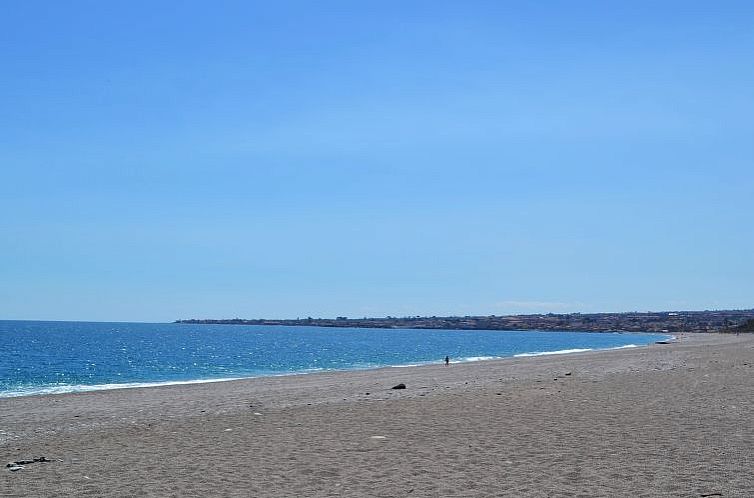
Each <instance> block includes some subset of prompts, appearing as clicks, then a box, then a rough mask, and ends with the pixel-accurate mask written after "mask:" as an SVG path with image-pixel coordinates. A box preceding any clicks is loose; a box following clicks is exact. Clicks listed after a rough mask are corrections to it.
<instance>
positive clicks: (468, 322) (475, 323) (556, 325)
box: [176, 309, 754, 333]
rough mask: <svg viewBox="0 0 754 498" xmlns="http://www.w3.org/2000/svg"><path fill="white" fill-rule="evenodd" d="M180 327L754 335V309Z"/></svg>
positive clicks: (251, 322)
mask: <svg viewBox="0 0 754 498" xmlns="http://www.w3.org/2000/svg"><path fill="white" fill-rule="evenodd" d="M176 323H193V324H227V325H285V326H314V327H356V328H410V329H463V330H472V329H476V330H572V331H587V332H616V331H617V332H668V333H680V332H734V331H739V332H741V331H744V332H754V309H750V310H721V311H662V312H647V313H633V312H632V313H569V314H553V313H549V314H546V315H506V316H496V315H490V316H463V317H459V316H448V317H437V316H432V317H419V316H416V317H402V318H399V317H391V316H388V317H385V318H347V317H338V318H335V319H331V318H311V317H308V318H303V319H295V320H274V319H251V320H246V319H241V318H233V319H192V320H176Z"/></svg>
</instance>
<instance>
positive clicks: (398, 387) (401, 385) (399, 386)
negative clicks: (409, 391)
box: [392, 382, 406, 389]
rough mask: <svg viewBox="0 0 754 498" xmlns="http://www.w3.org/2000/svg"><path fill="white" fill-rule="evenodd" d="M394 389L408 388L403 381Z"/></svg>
mask: <svg viewBox="0 0 754 498" xmlns="http://www.w3.org/2000/svg"><path fill="white" fill-rule="evenodd" d="M392 389H406V384H404V383H402V382H401V383H400V384H398V385H397V386H393V387H392Z"/></svg>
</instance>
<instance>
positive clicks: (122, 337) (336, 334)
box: [0, 321, 667, 397]
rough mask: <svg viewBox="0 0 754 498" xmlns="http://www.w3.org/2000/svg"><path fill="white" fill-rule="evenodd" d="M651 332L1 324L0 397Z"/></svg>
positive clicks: (401, 360) (573, 346) (470, 356)
mask: <svg viewBox="0 0 754 498" xmlns="http://www.w3.org/2000/svg"><path fill="white" fill-rule="evenodd" d="M666 337H667V336H666V335H659V334H618V333H603V334H599V333H588V332H533V331H480V330H475V331H469V330H465V331H464V330H410V329H408V330H407V329H346V328H342V329H341V328H338V329H334V328H318V327H268V326H243V325H186V324H149V323H89V322H32V321H0V397H8V396H24V395H32V394H43V393H62V392H73V391H85V390H95V389H108V388H116V387H126V386H143V385H152V384H164V383H181V382H205V381H210V380H220V379H230V378H239V377H256V376H264V375H282V374H293V373H306V372H315V371H322V370H354V369H365V368H376V367H383V366H403V365H418V364H425V363H432V362H440V361H441V360H442V359H443V358H444V357H445V356H446V355H449V356H450V357H451V359H452V361H478V360H484V359H492V358H501V357H510V356H517V355H532V354H552V353H564V352H570V351H574V350H590V349H610V348H619V347H631V346H640V345H644V344H648V343H651V342H654V341H656V340H660V339H663V338H666Z"/></svg>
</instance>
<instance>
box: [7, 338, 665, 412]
mask: <svg viewBox="0 0 754 498" xmlns="http://www.w3.org/2000/svg"><path fill="white" fill-rule="evenodd" d="M527 332H552V331H544V330H543V331H539V330H531V331H527ZM564 332H568V331H564ZM616 333H621V334H623V333H622V332H616ZM627 334H631V335H652V336H666V337H667V339H665V340H668V341H677V340H678V339H677V337H676V335H675V334H659V333H656V332H628V333H627ZM652 344H653V343H652V342H649V343H646V344H626V345H622V346H614V347H609V348H583V349H580V348H576V349H563V350H554V351H536V352H524V353H516V354H513V355H510V356H473V357H462V358H461V359H458V360H453V359H451V361H450V363H451V364H453V365H457V364H463V363H476V362H480V361H497V360H505V359H510V358H526V357H536V356H557V355H564V354H575V353H585V352H598V351H612V350H618V349H626V348H637V347H638V348H641V347H648V346H651V345H652ZM437 364H441V361H440V360H432V361H426V362H417V363H407V364H396V365H375V366H367V367H363V368H357V367H354V368H344V369H310V370H302V371H292V372H273V373H264V374H259V375H251V376H240V377H239V376H234V377H227V378H224V377H216V378H206V379H201V378H200V379H184V380H165V381H161V380H156V381H145V382H123V383H106V384H76V385H66V386H59V387H53V386H46V387H40V388H39V389H38V390H31V391H29V392H23V393H19V391H8V392H5V393H1V392H0V399H6V398H21V397H27V396H58V395H64V394H75V393H87V392H98V391H112V390H119V389H142V388H152V387H168V386H182V385H190V384H209V383H215V382H232V381H237V380H251V379H259V378H266V377H288V376H298V375H313V374H319V373H335V372H360V371H368V370H380V369H383V368H413V367H425V366H431V365H437Z"/></svg>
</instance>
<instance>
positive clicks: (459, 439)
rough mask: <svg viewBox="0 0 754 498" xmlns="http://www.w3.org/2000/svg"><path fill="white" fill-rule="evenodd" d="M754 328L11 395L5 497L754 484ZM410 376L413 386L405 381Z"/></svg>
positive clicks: (637, 490) (534, 492)
mask: <svg viewBox="0 0 754 498" xmlns="http://www.w3.org/2000/svg"><path fill="white" fill-rule="evenodd" d="M753 365H754V336H752V335H742V336H728V335H718V334H711V335H707V334H699V335H697V334H694V335H687V336H685V337H680V338H679V340H678V341H675V342H673V343H671V344H667V345H655V344H653V345H649V346H647V347H637V348H623V349H617V350H616V349H613V350H607V351H605V350H602V351H587V352H582V353H573V354H566V355H549V356H534V357H523V358H505V359H500V360H489V361H479V362H469V363H458V364H453V365H450V366H449V367H446V366H444V365H427V366H420V367H408V368H382V369H375V370H362V371H347V372H321V373H315V374H310V375H300V376H284V377H262V378H254V379H243V380H235V381H228V382H220V383H204V384H192V385H178V386H176V385H173V386H164V387H150V388H142V389H138V388H137V389H117V390H107V391H92V392H82V393H69V394H62V395H48V396H25V397H15V398H2V399H0V421H2V426H1V427H0V454H2V455H3V456H4V457H5V458H6V461H8V462H10V461H19V460H24V459H29V458H32V457H35V458H36V457H42V456H44V457H46V458H47V459H50V460H53V461H52V462H49V463H32V464H29V465H26V466H25V468H24V469H23V470H19V471H17V472H10V471H8V470H6V469H3V471H2V472H0V494H3V495H5V496H29V495H35V496H72V495H86V494H89V495H96V496H125V495H130V496H133V495H144V496H207V495H223V496H252V495H253V496H385V497H387V496H409V495H410V496H412V497H413V496H427V497H428V496H441V495H442V496H568V495H573V496H584V495H588V496H648V497H649V496H658V495H662V496H699V495H700V494H704V493H716V492H720V493H723V496H750V495H751V491H752V490H754V478H752V476H751V474H750V468H751V467H752V466H753V465H754V422H752V421H751V418H750V416H749V415H750V413H751V410H752V409H754V406H752V405H753V404H754V400H751V399H750V398H751V396H750V393H751V392H752V388H754V381H753V380H752V379H753V378H754V376H752V373H754V366H753ZM398 383H405V384H406V386H407V388H406V389H402V390H393V389H391V388H392V387H393V386H395V385H396V384H398Z"/></svg>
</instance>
